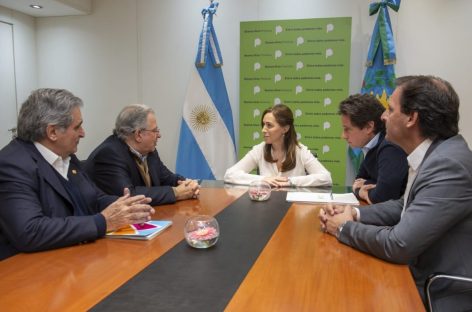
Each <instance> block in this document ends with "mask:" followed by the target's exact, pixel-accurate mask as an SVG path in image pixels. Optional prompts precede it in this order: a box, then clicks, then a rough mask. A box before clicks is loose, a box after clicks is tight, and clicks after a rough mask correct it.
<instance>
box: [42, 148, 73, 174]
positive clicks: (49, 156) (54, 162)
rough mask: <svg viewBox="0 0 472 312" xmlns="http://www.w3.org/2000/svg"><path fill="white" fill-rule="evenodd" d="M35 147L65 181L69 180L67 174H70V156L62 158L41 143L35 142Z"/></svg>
mask: <svg viewBox="0 0 472 312" xmlns="http://www.w3.org/2000/svg"><path fill="white" fill-rule="evenodd" d="M34 146H36V148H37V149H38V151H39V153H40V154H41V155H42V156H43V157H44V159H45V160H46V161H47V162H48V163H49V164H50V165H51V166H52V167H53V168H54V169H56V171H57V172H59V174H60V175H61V176H62V177H64V179H66V180H69V178H68V177H67V172H69V162H70V156H68V157H66V158H64V159H63V158H62V157H61V156H59V155H57V154H56V153H54V152H53V151H51V150H50V149H49V148H47V147H46V146H44V145H42V144H41V143H38V142H34Z"/></svg>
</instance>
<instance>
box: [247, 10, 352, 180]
mask: <svg viewBox="0 0 472 312" xmlns="http://www.w3.org/2000/svg"><path fill="white" fill-rule="evenodd" d="M240 34H241V45H240V46H241V53H240V57H241V60H240V71H241V73H240V119H239V120H240V121H239V158H241V157H242V156H244V155H245V154H246V153H247V152H248V151H249V150H250V149H251V148H252V146H254V145H256V144H258V143H260V142H261V141H262V136H261V126H260V119H261V115H262V112H263V111H264V110H265V109H266V108H267V107H270V106H273V105H277V104H280V103H284V104H286V105H288V106H290V108H291V109H292V111H293V114H294V118H295V127H296V132H297V137H298V139H299V140H300V141H301V143H303V144H304V145H306V146H308V148H309V149H310V150H311V151H312V152H314V153H316V154H317V155H318V159H319V160H320V161H321V162H322V163H323V165H324V166H325V167H326V168H327V169H328V170H329V171H330V172H331V175H332V178H333V183H334V185H344V179H345V177H344V176H345V172H346V143H345V142H344V140H342V139H341V122H340V118H339V116H338V115H337V109H338V103H339V102H340V101H341V100H343V99H344V98H346V97H347V96H348V93H349V57H350V51H351V18H350V17H339V18H314V19H301V20H278V21H259V22H242V23H241V31H240Z"/></svg>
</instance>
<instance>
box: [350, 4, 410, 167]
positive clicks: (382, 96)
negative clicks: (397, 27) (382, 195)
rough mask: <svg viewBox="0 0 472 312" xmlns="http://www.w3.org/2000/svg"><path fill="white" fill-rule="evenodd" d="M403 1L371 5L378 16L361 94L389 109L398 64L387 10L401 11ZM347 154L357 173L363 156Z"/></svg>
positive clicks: (357, 152)
mask: <svg viewBox="0 0 472 312" xmlns="http://www.w3.org/2000/svg"><path fill="white" fill-rule="evenodd" d="M400 2H401V0H382V1H379V2H373V3H371V4H370V5H369V15H371V16H372V15H374V14H377V13H378V15H377V20H376V22H375V26H374V30H373V31H372V38H371V40H370V46H369V52H368V54H367V62H366V66H367V69H366V71H365V75H364V80H363V81H362V89H361V93H363V94H365V93H367V94H373V95H375V97H376V98H377V99H378V100H379V101H380V103H382V105H383V106H384V107H385V108H387V106H388V102H387V100H388V98H389V97H390V95H392V93H393V90H394V89H395V69H394V64H395V62H396V53H395V42H394V37H393V30H392V25H391V23H390V16H389V14H388V8H391V9H392V10H394V11H395V12H398V10H399V9H400ZM348 154H349V158H350V159H351V164H352V166H353V169H354V171H355V172H356V174H357V171H358V170H359V167H360V165H361V163H362V160H363V159H364V157H363V156H364V154H363V153H362V150H361V149H360V148H351V147H349V150H348Z"/></svg>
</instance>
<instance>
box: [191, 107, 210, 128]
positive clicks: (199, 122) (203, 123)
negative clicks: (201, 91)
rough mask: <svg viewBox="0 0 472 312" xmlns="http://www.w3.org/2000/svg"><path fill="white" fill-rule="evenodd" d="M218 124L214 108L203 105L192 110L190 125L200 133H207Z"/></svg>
mask: <svg viewBox="0 0 472 312" xmlns="http://www.w3.org/2000/svg"><path fill="white" fill-rule="evenodd" d="M215 123H216V113H215V110H214V108H213V107H211V106H210V105H207V104H201V105H198V106H195V107H193V108H192V112H191V113H190V124H191V126H192V128H193V129H195V130H197V131H198V132H207V131H208V130H209V129H210V128H211V127H212V126H213V125H214V124H215Z"/></svg>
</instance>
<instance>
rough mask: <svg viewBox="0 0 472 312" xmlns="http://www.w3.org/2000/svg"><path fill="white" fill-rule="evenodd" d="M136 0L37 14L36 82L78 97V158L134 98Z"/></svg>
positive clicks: (103, 1)
mask: <svg viewBox="0 0 472 312" xmlns="http://www.w3.org/2000/svg"><path fill="white" fill-rule="evenodd" d="M136 20H137V19H136V3H135V1H134V0H133V1H123V0H120V1H116V0H100V1H95V2H94V6H93V13H92V14H91V15H86V16H66V17H48V18H38V20H37V42H38V45H37V47H38V48H37V51H38V60H39V61H38V68H39V86H40V87H52V88H66V89H69V90H70V91H71V92H73V93H74V94H75V95H77V96H79V97H80V98H82V100H83V101H84V108H83V109H82V115H83V118H84V128H85V138H84V139H83V140H82V141H81V143H80V146H79V152H78V157H79V158H86V157H87V156H88V155H89V154H90V152H91V151H92V149H93V148H94V147H95V146H97V145H98V144H99V143H100V142H101V141H102V140H103V139H104V138H105V137H107V136H108V135H110V134H111V131H112V129H113V125H114V121H115V117H116V115H118V112H119V111H120V109H121V108H122V107H123V106H125V105H127V104H131V103H136V102H137V101H138V56H137V51H138V45H137V30H136Z"/></svg>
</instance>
